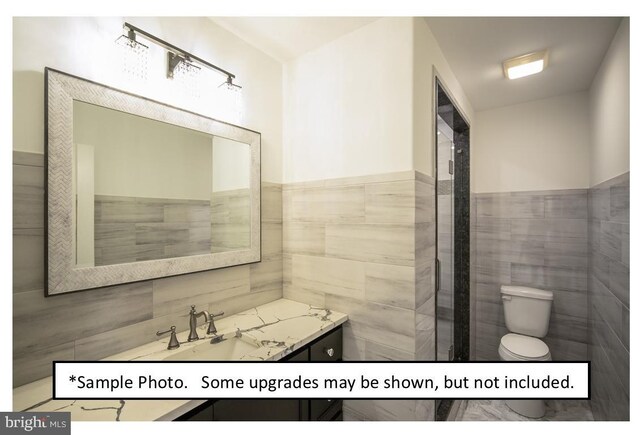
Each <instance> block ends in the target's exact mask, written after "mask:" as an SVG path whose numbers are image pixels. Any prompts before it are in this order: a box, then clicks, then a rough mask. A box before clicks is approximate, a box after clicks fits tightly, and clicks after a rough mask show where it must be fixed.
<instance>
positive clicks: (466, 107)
mask: <svg viewBox="0 0 640 435" xmlns="http://www.w3.org/2000/svg"><path fill="white" fill-rule="evenodd" d="M434 66H435V68H436V69H437V71H438V73H439V75H440V78H441V80H442V81H443V82H444V83H445V85H446V86H447V88H448V89H449V90H450V91H451V93H452V94H453V97H454V99H455V101H456V103H457V104H458V106H459V108H460V110H461V111H462V112H463V113H464V115H465V116H466V117H467V119H469V121H472V119H473V108H472V107H471V105H470V103H469V102H468V100H467V98H466V96H465V95H464V92H463V91H462V88H461V87H460V84H459V83H458V81H457V79H456V78H455V76H454V75H453V72H452V71H451V68H450V67H449V65H448V63H447V61H446V59H445V58H444V56H443V54H442V52H441V51H440V48H439V46H438V44H437V42H436V40H435V38H434V37H433V35H432V33H431V31H430V30H429V28H428V26H427V23H426V21H425V20H424V19H423V18H411V17H394V18H380V19H378V20H376V21H375V22H373V23H371V24H368V25H366V26H364V27H361V28H359V29H357V30H355V31H353V32H351V33H349V34H347V35H345V36H343V37H341V38H339V39H336V40H334V41H332V42H330V43H328V44H326V45H324V46H322V47H320V48H318V49H316V50H313V51H311V52H308V53H305V54H304V55H302V56H300V57H298V58H296V59H294V60H292V61H290V62H288V63H287V64H285V72H284V103H283V105H284V129H283V134H284V147H283V159H284V160H283V170H284V174H283V179H284V181H285V182H297V181H308V180H317V179H325V178H338V177H350V176H359V175H368V174H377V173H384V172H395V171H404V170H411V169H417V170H419V171H421V172H424V173H426V174H429V175H433V173H434V159H433V156H434V125H433V124H434V112H433V68H434Z"/></svg>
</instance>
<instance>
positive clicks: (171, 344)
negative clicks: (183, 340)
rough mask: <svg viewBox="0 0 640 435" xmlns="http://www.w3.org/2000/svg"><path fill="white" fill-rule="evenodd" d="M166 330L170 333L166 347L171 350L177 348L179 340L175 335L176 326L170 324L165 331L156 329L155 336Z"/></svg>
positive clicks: (162, 333) (164, 332)
mask: <svg viewBox="0 0 640 435" xmlns="http://www.w3.org/2000/svg"><path fill="white" fill-rule="evenodd" d="M167 332H170V333H171V338H170V339H169V345H168V346H167V349H169V350H171V349H177V348H179V347H180V342H179V341H178V337H176V327H175V326H172V327H171V328H169V329H168V330H166V331H158V332H156V335H157V336H160V335H164V334H166V333H167Z"/></svg>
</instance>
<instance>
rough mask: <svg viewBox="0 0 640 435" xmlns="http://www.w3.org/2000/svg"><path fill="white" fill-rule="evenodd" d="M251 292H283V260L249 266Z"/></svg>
mask: <svg viewBox="0 0 640 435" xmlns="http://www.w3.org/2000/svg"><path fill="white" fill-rule="evenodd" d="M249 270H250V282H251V291H252V292H259V291H266V290H279V291H282V258H279V259H274V260H264V261H261V262H259V263H253V264H250V265H249Z"/></svg>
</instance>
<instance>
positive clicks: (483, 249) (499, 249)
mask: <svg viewBox="0 0 640 435" xmlns="http://www.w3.org/2000/svg"><path fill="white" fill-rule="evenodd" d="M511 247H512V244H511V241H510V240H491V239H481V240H478V244H477V246H476V255H478V256H480V257H482V258H483V259H485V260H487V261H489V260H490V261H496V262H499V261H502V262H508V261H511V259H512V253H511Z"/></svg>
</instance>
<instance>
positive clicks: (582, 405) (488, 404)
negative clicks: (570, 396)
mask: <svg viewBox="0 0 640 435" xmlns="http://www.w3.org/2000/svg"><path fill="white" fill-rule="evenodd" d="M545 405H546V409H545V415H544V417H542V418H541V419H539V420H542V421H592V420H593V414H592V412H591V407H590V406H589V401H588V400H546V401H545ZM457 420H461V421H536V420H537V419H530V418H527V417H524V416H522V415H520V414H518V413H516V412H514V411H513V410H511V409H510V408H509V407H508V406H507V404H506V403H505V401H504V400H467V401H465V403H464V404H463V405H461V412H459V415H458V418H457Z"/></svg>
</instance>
